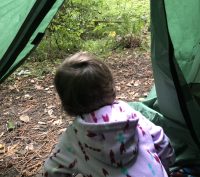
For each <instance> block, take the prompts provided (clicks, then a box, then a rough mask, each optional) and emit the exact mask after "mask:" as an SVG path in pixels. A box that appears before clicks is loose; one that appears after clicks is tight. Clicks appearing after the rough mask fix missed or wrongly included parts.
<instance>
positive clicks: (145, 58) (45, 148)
mask: <svg viewBox="0 0 200 177" xmlns="http://www.w3.org/2000/svg"><path fill="white" fill-rule="evenodd" d="M105 62H106V63H107V64H108V65H109V66H110V68H111V70H112V71H113V75H114V77H115V82H116V90H117V98H118V99H122V100H125V101H141V100H142V99H143V98H144V97H146V96H147V94H148V92H149V91H150V89H151V87H152V84H153V78H152V68H151V62H150V56H149V53H148V52H141V51H135V50H125V51H123V52H122V53H113V54H112V55H110V57H108V58H107V59H106V60H105ZM54 69H55V68H53V69H52V70H54ZM0 110H1V111H0V119H1V121H0V176H1V177H22V176H35V177H36V176H37V175H39V173H40V171H41V168H42V165H43V161H44V160H45V159H46V158H47V156H48V155H49V154H50V152H51V150H52V148H53V147H54V145H55V144H56V142H57V138H58V136H59V135H60V134H61V133H62V132H63V131H64V130H65V129H66V128H67V126H68V124H69V123H70V122H71V121H72V119H71V118H70V117H67V116H66V115H65V114H64V113H63V111H62V110H61V108H60V101H59V99H58V97H57V95H56V93H55V90H54V86H53V74H52V73H49V72H48V73H47V74H45V75H44V76H43V77H33V76H31V75H28V76H22V75H20V76H17V77H15V79H14V81H6V82H4V83H3V84H2V85H1V86H0ZM4 148H5V149H4Z"/></svg>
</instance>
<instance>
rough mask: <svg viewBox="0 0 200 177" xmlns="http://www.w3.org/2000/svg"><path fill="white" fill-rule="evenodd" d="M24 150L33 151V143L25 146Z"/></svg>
mask: <svg viewBox="0 0 200 177" xmlns="http://www.w3.org/2000/svg"><path fill="white" fill-rule="evenodd" d="M25 150H31V151H32V150H34V147H33V143H30V144H28V145H27V146H26V148H25Z"/></svg>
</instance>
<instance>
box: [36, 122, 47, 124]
mask: <svg viewBox="0 0 200 177" xmlns="http://www.w3.org/2000/svg"><path fill="white" fill-rule="evenodd" d="M38 124H40V125H46V123H45V122H38Z"/></svg>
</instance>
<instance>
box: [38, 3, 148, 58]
mask: <svg viewBox="0 0 200 177" xmlns="http://www.w3.org/2000/svg"><path fill="white" fill-rule="evenodd" d="M148 26H149V1H148V0H98V1H97V0H84V1H83V0H68V1H66V2H65V3H64V5H63V6H62V8H61V9H60V11H59V13H58V14H57V16H56V18H55V19H54V20H53V21H52V23H51V24H50V26H49V29H48V33H47V36H46V40H45V41H44V40H43V42H42V44H41V45H40V46H39V49H38V51H37V52H38V53H37V54H39V55H40V56H41V57H40V58H41V59H42V58H48V57H49V55H51V56H52V57H55V56H57V57H56V58H58V57H62V55H59V54H60V53H61V54H63V53H73V52H75V51H78V50H87V51H90V52H93V53H96V54H103V53H107V52H109V51H110V50H113V49H116V48H117V47H122V48H123V47H126V46H129V47H133V46H138V44H139V46H140V45H141V44H143V42H142V40H141V35H142V33H143V31H145V30H146V29H147V28H148ZM119 39H120V40H119ZM138 40H139V42H138ZM140 40H141V41H140ZM134 41H137V45H132V44H133V42H134ZM129 43H130V44H129ZM58 55H59V56H58Z"/></svg>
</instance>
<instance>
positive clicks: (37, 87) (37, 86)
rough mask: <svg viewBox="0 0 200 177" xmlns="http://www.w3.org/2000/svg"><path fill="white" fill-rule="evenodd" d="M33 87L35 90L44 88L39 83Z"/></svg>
mask: <svg viewBox="0 0 200 177" xmlns="http://www.w3.org/2000/svg"><path fill="white" fill-rule="evenodd" d="M35 88H36V89H37V90H44V87H42V86H41V85H35Z"/></svg>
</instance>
